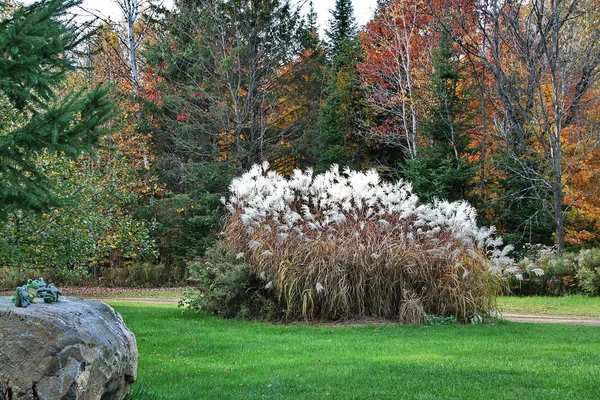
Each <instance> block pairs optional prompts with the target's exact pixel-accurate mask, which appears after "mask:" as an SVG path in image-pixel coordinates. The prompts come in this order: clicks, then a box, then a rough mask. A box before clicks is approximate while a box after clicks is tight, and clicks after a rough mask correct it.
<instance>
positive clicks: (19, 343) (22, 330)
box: [0, 296, 138, 400]
mask: <svg viewBox="0 0 600 400" xmlns="http://www.w3.org/2000/svg"><path fill="white" fill-rule="evenodd" d="M137 358H138V353H137V345H136V341H135V336H134V335H133V333H132V332H131V331H130V330H129V329H128V328H127V327H126V326H125V324H124V323H123V319H122V318H121V316H120V315H119V314H118V313H117V312H115V310H113V309H112V307H110V306H109V305H107V304H105V303H100V302H96V301H86V300H82V299H80V298H77V297H61V298H60V301H59V302H58V303H50V304H46V303H43V302H40V300H39V299H37V302H36V303H35V304H32V305H30V306H29V307H27V308H18V307H15V306H14V304H13V303H12V302H11V297H10V296H9V297H0V400H16V399H28V400H29V399H31V400H34V399H39V400H88V399H89V400H92V399H101V400H112V399H118V400H121V399H123V398H124V397H125V396H126V395H127V393H128V392H129V387H130V385H131V384H132V383H133V382H134V381H135V379H136V374H137Z"/></svg>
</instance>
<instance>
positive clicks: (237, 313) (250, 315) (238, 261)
mask: <svg viewBox="0 0 600 400" xmlns="http://www.w3.org/2000/svg"><path fill="white" fill-rule="evenodd" d="M189 269H190V274H191V276H192V279H194V280H195V281H196V282H197V288H196V290H193V291H188V292H186V293H185V295H184V299H183V300H182V301H181V302H180V305H182V306H185V307H187V308H190V309H194V310H197V311H203V312H206V313H209V314H213V315H216V316H220V317H223V318H244V319H269V320H275V319H279V318H280V317H281V316H282V313H281V311H280V310H279V307H278V305H277V299H276V298H275V294H274V291H273V290H270V289H269V288H268V285H265V284H264V282H261V280H260V278H259V277H258V276H256V274H254V273H253V272H252V271H251V269H250V268H249V265H248V264H247V263H246V262H245V261H244V260H243V258H241V257H238V256H237V255H236V253H235V252H234V251H233V250H232V249H231V248H228V247H226V246H225V245H223V244H222V243H216V244H215V245H213V246H212V247H210V248H209V249H208V250H207V251H206V255H205V257H204V258H203V259H202V261H193V262H190V263H189Z"/></svg>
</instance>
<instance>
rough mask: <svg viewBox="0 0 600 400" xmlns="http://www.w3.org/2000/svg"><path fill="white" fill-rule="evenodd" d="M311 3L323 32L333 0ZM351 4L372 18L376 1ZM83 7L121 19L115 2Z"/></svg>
mask: <svg viewBox="0 0 600 400" xmlns="http://www.w3.org/2000/svg"><path fill="white" fill-rule="evenodd" d="M301 1H302V0H301ZM25 2H26V3H31V2H33V0H26V1H25ZM313 3H314V6H315V11H316V12H317V15H318V16H319V26H320V28H321V31H323V30H324V29H325V28H326V27H327V20H329V18H330V14H329V9H331V8H333V7H334V6H335V0H313ZM172 4H173V0H165V5H172ZM353 4H354V15H355V16H356V20H357V21H358V24H359V25H363V24H365V23H367V22H368V21H369V19H371V17H372V16H373V10H374V8H375V5H376V4H377V0H353ZM83 7H84V8H87V9H93V10H97V11H99V12H100V13H102V15H104V16H111V18H112V19H113V20H119V19H120V17H121V14H120V12H121V11H120V9H119V6H118V5H117V4H116V2H115V0H84V2H83ZM305 9H306V10H308V0H306V6H305Z"/></svg>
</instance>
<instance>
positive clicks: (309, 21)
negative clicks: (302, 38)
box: [306, 0, 319, 32]
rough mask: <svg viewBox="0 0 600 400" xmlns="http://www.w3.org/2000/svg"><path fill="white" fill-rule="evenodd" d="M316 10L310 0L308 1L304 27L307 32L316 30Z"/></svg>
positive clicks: (317, 28) (317, 26) (317, 27)
mask: <svg viewBox="0 0 600 400" xmlns="http://www.w3.org/2000/svg"><path fill="white" fill-rule="evenodd" d="M317 17H318V16H317V12H316V11H315V5H314V4H313V2H312V0H311V1H310V2H309V3H308V14H306V28H307V29H308V31H309V32H318V31H319V25H318V23H317Z"/></svg>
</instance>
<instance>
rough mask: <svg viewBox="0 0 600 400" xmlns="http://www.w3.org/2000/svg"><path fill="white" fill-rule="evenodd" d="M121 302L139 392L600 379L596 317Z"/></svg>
mask: <svg viewBox="0 0 600 400" xmlns="http://www.w3.org/2000/svg"><path fill="white" fill-rule="evenodd" d="M113 305H114V307H115V308H116V309H117V310H118V311H119V312H120V313H121V314H122V315H123V317H124V319H125V322H126V323H127V325H128V326H129V327H130V329H131V330H133V332H134V333H135V334H136V337H137V341H138V348H139V352H140V358H139V371H138V374H139V375H138V383H136V384H135V385H134V386H133V389H134V390H133V391H134V395H133V396H131V397H132V398H133V399H169V400H172V399H174V400H185V399H190V400H191V399H194V400H195V399H596V398H598V387H600V359H599V354H600V328H597V327H586V326H567V325H533V324H517V323H508V322H501V323H497V324H491V325H464V326H458V325H455V326H438V327H430V326H365V327H315V326H299V325H294V326H290V325H270V324H263V323H252V322H242V321H231V320H221V319H217V318H213V317H209V316H205V315H201V314H195V313H183V312H182V311H181V310H178V309H177V308H176V307H173V306H156V305H146V304H131V303H130V304H127V303H113Z"/></svg>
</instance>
